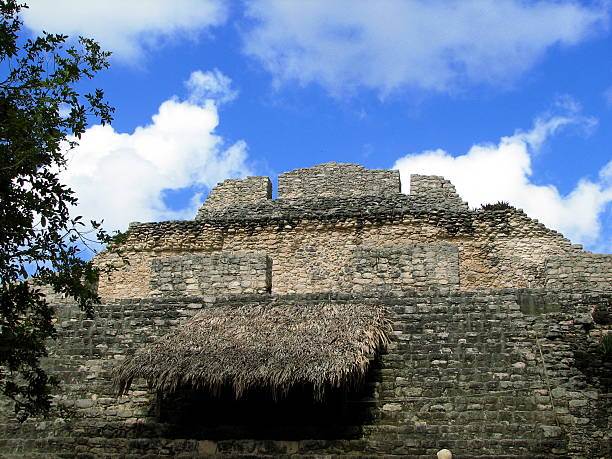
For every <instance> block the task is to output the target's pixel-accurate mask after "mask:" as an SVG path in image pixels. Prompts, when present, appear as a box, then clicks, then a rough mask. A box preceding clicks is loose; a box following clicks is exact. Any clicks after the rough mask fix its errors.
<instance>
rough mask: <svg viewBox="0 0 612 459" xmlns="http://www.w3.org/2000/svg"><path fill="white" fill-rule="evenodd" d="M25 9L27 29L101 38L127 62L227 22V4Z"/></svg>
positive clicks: (114, 3)
mask: <svg viewBox="0 0 612 459" xmlns="http://www.w3.org/2000/svg"><path fill="white" fill-rule="evenodd" d="M29 3H30V4H29V8H28V9H25V10H23V13H22V15H23V19H24V23H25V25H26V26H28V27H29V28H30V29H32V30H33V31H35V32H36V33H40V31H42V30H45V31H47V32H52V33H63V34H66V35H70V36H77V35H82V36H85V37H89V38H94V39H96V40H97V41H98V42H99V43H100V44H101V45H102V48H103V49H105V50H107V51H112V52H113V53H114V55H115V56H117V57H119V58H120V59H123V60H136V61H138V60H139V59H140V58H141V57H142V55H143V52H144V50H145V49H147V48H151V47H155V46H157V45H159V44H160V43H161V42H163V41H165V40H168V39H171V38H173V37H175V36H176V35H178V34H183V35H188V36H195V35H196V34H197V33H198V32H199V31H201V30H203V29H206V28H208V27H211V26H216V25H220V24H222V23H223V22H225V19H226V16H227V12H226V8H225V6H224V2H223V1H222V0H181V1H180V2H170V1H167V0H129V1H124V0H104V1H83V0H36V1H35V2H29Z"/></svg>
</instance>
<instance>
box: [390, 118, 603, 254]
mask: <svg viewBox="0 0 612 459" xmlns="http://www.w3.org/2000/svg"><path fill="white" fill-rule="evenodd" d="M591 122H592V120H590V119H588V118H587V119H585V118H580V117H578V116H577V115H575V114H574V115H570V116H565V117H559V116H557V117H550V118H546V119H537V120H536V121H535V123H534V126H533V128H532V129H531V130H530V131H527V132H521V131H518V132H516V133H515V134H514V135H512V136H509V137H503V138H502V139H501V140H500V141H499V143H498V144H487V145H474V146H472V147H471V148H470V150H469V151H468V152H467V153H466V154H464V155H459V156H455V157H453V156H452V155H450V154H449V153H447V152H446V151H444V150H439V149H438V150H430V151H424V152H422V153H417V154H410V155H406V156H404V157H402V158H400V159H398V160H397V161H396V163H395V164H394V166H393V168H394V169H399V170H400V173H401V175H402V181H403V182H404V183H406V184H408V183H409V176H410V174H431V175H442V176H444V177H446V178H447V179H449V180H451V182H452V183H453V184H454V185H455V186H456V188H457V192H458V193H459V194H460V195H461V196H462V197H463V198H464V199H465V200H467V201H468V203H469V204H470V206H472V207H478V206H480V205H481V204H485V203H495V202H497V201H507V202H509V203H510V204H512V205H514V206H516V207H519V208H522V209H524V210H525V212H526V213H527V214H528V215H529V216H530V217H532V218H537V219H538V220H540V221H541V222H542V223H544V224H545V225H546V226H548V227H549V228H553V229H556V230H558V231H560V232H561V233H563V234H564V235H565V236H567V237H569V238H570V239H571V240H572V241H574V242H576V243H581V244H584V245H585V246H591V247H592V248H596V249H597V250H611V249H612V246H610V247H607V244H608V243H610V242H612V241H604V238H605V237H607V236H606V235H605V234H602V233H603V232H602V225H601V217H602V215H603V213H604V211H605V209H606V206H607V205H609V204H610V203H612V161H610V162H609V163H608V164H606V165H605V166H604V167H603V168H602V170H601V171H600V173H599V178H598V180H596V181H591V180H588V179H581V180H579V182H578V183H577V185H576V186H575V188H574V189H573V190H572V191H571V192H570V193H569V194H567V195H566V196H562V195H561V194H560V193H559V191H558V190H557V188H556V187H555V186H553V185H536V184H534V183H532V182H531V179H530V177H531V175H532V172H533V171H532V167H531V158H532V155H533V154H534V153H535V152H536V151H537V148H539V146H541V145H542V143H543V142H545V141H546V139H547V138H549V137H550V136H551V135H553V134H554V133H555V132H556V131H557V130H558V129H559V128H561V127H562V126H567V125H569V124H576V123H578V124H584V123H586V124H589V123H591ZM404 192H408V190H406V189H405V190H404Z"/></svg>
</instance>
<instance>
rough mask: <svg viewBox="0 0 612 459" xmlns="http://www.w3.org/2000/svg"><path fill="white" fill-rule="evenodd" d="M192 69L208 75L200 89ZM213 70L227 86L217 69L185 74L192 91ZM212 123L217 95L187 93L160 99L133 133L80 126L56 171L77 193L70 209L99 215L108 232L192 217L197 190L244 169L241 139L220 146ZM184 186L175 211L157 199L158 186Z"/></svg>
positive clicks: (161, 198) (161, 194)
mask: <svg viewBox="0 0 612 459" xmlns="http://www.w3.org/2000/svg"><path fill="white" fill-rule="evenodd" d="M194 75H196V77H194ZM197 75H208V76H209V78H205V79H204V83H203V87H200V86H198V83H197V82H198V81H199V77H198V76H197ZM215 75H216V76H217V77H219V81H218V82H217V83H218V84H219V85H220V86H224V85H226V86H227V89H228V90H231V88H230V86H229V84H230V80H229V78H227V77H225V76H224V75H222V74H221V73H220V72H218V71H217V72H214V73H204V72H200V71H197V72H193V73H192V74H191V77H190V78H189V80H188V81H191V84H190V88H191V89H192V96H193V94H194V93H197V94H204V92H202V91H204V89H205V88H206V87H207V85H209V84H211V80H210V78H213V77H215ZM221 97H223V95H221ZM218 124H219V114H218V109H217V100H216V99H213V98H208V99H198V101H197V102H196V101H194V98H193V97H190V98H188V99H187V100H184V101H181V100H178V99H176V98H172V99H170V100H166V101H165V102H163V103H162V104H161V105H160V107H159V110H158V111H157V113H156V114H155V115H153V117H152V120H151V123H150V124H148V125H146V126H141V127H137V128H136V129H135V130H134V132H132V133H120V132H116V131H115V130H114V129H113V128H112V127H111V126H108V125H106V126H101V125H96V126H92V127H91V128H89V129H87V131H85V133H84V134H83V136H82V138H81V139H80V140H79V146H78V147H77V148H76V149H74V150H72V151H70V152H69V153H68V155H67V157H68V158H69V164H68V168H67V170H65V171H63V172H62V180H63V182H64V183H66V184H67V185H68V186H70V187H71V188H72V189H73V190H74V191H75V193H76V195H77V197H78V198H79V204H78V208H77V209H76V210H75V214H77V215H84V216H85V217H86V219H95V220H99V219H100V218H104V221H105V227H106V228H107V229H109V230H115V229H121V230H125V229H126V227H127V225H128V223H129V222H131V221H155V220H170V219H183V218H193V217H194V216H195V212H196V210H197V207H198V206H199V204H200V203H201V199H202V196H201V194H199V193H197V191H196V190H198V189H200V190H201V189H202V187H206V188H211V187H213V186H214V185H215V184H216V183H217V182H220V181H222V180H223V179H225V178H228V177H242V176H245V175H249V174H250V173H251V171H250V169H249V167H248V165H247V163H246V159H247V146H246V143H245V142H244V141H238V142H235V143H234V144H232V145H229V146H227V145H226V142H225V140H224V139H223V138H221V137H220V136H218V135H217V134H215V129H216V128H217V126H218ZM185 188H188V189H189V190H188V192H189V194H190V195H191V203H190V204H189V205H187V206H186V207H184V208H182V209H179V210H174V209H173V208H171V207H169V206H168V205H167V204H166V202H164V192H165V191H167V190H181V189H185Z"/></svg>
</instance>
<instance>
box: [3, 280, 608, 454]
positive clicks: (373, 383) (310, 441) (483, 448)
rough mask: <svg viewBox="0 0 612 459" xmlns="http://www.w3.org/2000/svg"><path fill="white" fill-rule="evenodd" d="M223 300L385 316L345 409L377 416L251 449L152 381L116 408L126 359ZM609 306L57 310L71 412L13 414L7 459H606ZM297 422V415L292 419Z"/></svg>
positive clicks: (524, 293)
mask: <svg viewBox="0 0 612 459" xmlns="http://www.w3.org/2000/svg"><path fill="white" fill-rule="evenodd" d="M227 301H231V302H236V301H238V302H241V301H244V302H248V301H257V302H259V303H264V304H265V303H267V302H285V303H291V304H295V305H299V306H301V307H308V305H309V304H315V303H317V302H321V301H326V302H330V303H333V302H343V301H351V302H355V301H359V302H361V303H365V304H368V303H372V304H382V305H384V306H385V308H386V310H387V313H388V317H389V319H390V320H392V321H393V324H394V336H393V340H392V343H391V344H390V345H389V347H388V350H387V353H386V354H384V355H382V357H381V359H380V361H378V362H376V363H375V365H374V368H373V370H372V371H371V372H370V374H369V376H368V379H367V381H366V384H365V387H364V389H365V390H364V392H363V395H362V396H361V398H351V399H349V400H348V402H349V403H348V405H347V406H346V409H351V410H353V409H357V408H359V409H360V410H362V411H363V410H365V411H366V412H369V413H370V415H369V416H367V417H365V418H360V419H361V421H360V423H359V424H358V425H353V426H350V425H347V426H345V427H346V431H345V433H344V434H343V435H340V436H338V437H331V438H329V437H328V438H320V437H318V438H315V437H313V436H312V435H309V434H308V432H312V431H309V430H308V429H304V430H300V431H297V432H294V433H293V436H291V435H289V436H287V437H285V438H274V437H259V438H253V437H249V436H246V437H245V436H244V432H245V431H244V430H241V422H242V421H243V419H242V418H236V419H235V420H234V421H235V424H234V427H233V428H234V429H235V430H234V431H233V435H232V434H229V433H228V434H226V435H225V436H224V437H219V430H214V429H213V430H211V427H209V425H208V424H206V423H204V419H206V415H207V412H208V411H207V409H203V408H201V409H199V413H200V416H201V420H202V423H201V424H197V422H196V423H195V424H190V425H185V424H184V423H183V424H181V423H176V422H174V421H172V419H167V418H164V417H163V412H162V411H160V400H159V399H158V398H157V395H156V394H155V393H152V392H149V391H148V390H147V388H146V384H145V383H144V381H136V384H135V385H134V386H133V390H132V391H131V392H130V393H129V395H128V396H126V397H120V398H115V396H114V395H113V392H112V388H111V380H110V371H111V369H112V368H113V367H114V366H115V365H116V364H117V363H118V362H120V361H121V360H122V359H123V358H124V357H125V356H126V355H127V354H130V353H132V352H134V351H135V350H136V349H137V348H139V347H141V346H143V345H146V344H147V343H149V342H151V341H152V340H153V339H154V338H156V337H159V336H161V335H163V334H165V333H167V332H168V331H169V330H170V329H171V328H172V327H176V326H180V323H181V321H182V320H184V319H185V318H188V317H190V316H191V315H192V314H193V313H194V312H196V311H197V310H199V309H200V308H203V307H214V306H215V304H224V303H225V302H227ZM611 301H612V296H610V294H607V295H599V296H597V295H586V294H577V293H575V292H556V293H554V294H551V293H546V292H542V291H534V290H505V291H489V292H454V293H442V292H440V291H437V292H436V291H431V292H427V293H419V292H417V291H411V292H404V293H403V294H401V295H380V294H375V295H368V294H362V295H355V294H352V295H339V294H335V295H330V294H318V295H317V294H314V295H289V296H270V295H256V296H242V297H239V298H236V297H233V298H230V297H217V298H216V299H213V298H201V297H180V298H170V297H166V298H155V299H147V300H126V299H123V300H110V301H107V302H105V303H104V304H102V305H99V306H98V307H97V309H96V313H95V316H94V318H93V319H87V318H86V317H84V316H83V314H82V313H81V312H80V311H79V310H78V308H77V307H76V306H75V305H73V304H71V303H70V302H65V303H64V304H62V305H58V312H59V318H58V322H57V324H56V325H57V328H58V330H59V332H60V336H59V339H58V340H57V341H54V342H53V343H51V356H50V358H49V359H48V360H46V362H45V365H46V367H47V368H48V369H49V370H50V371H51V372H52V373H53V374H55V375H57V376H59V377H60V379H61V380H62V386H61V392H60V394H59V396H58V402H59V403H61V405H63V406H65V407H66V408H67V409H68V410H70V411H71V413H69V414H68V415H63V416H62V417H58V418H53V419H50V420H38V421H37V420H31V421H28V422H26V423H25V424H17V423H15V422H14V421H12V420H11V413H10V410H8V409H7V408H6V407H5V409H4V410H2V411H1V422H0V455H1V456H2V457H4V458H7V459H18V458H19V459H21V458H23V457H28V458H45V459H49V458H60V457H61V458H64V459H65V458H76V457H80V458H83V457H96V458H98V457H100V458H137V457H150V458H157V457H167V456H180V455H182V457H223V456H227V457H245V456H249V457H269V456H278V455H285V456H295V457H303V458H306V457H309V458H316V457H330V456H331V457H333V456H346V455H350V454H356V455H359V456H361V457H364V456H366V457H367V456H373V457H378V456H385V457H395V456H397V457H405V458H423V459H424V458H426V457H435V452H436V451H437V450H438V449H440V448H449V449H450V450H452V451H453V453H454V454H455V455H456V456H457V457H462V458H475V457H506V458H513V457H517V458H518V457H522V458H542V459H543V458H550V457H585V458H591V457H604V456H605V457H608V456H609V455H610V454H612V451H611V445H612V439H611V437H610V435H611V432H612V425H611V424H610V418H609V413H610V412H612V403H611V402H612V399H611V398H610V392H609V387H608V389H606V388H605V387H604V386H602V381H605V378H599V379H597V378H594V377H593V374H592V372H591V370H589V368H587V367H584V365H582V362H583V361H584V360H585V355H586V356H589V355H590V356H594V358H601V357H598V356H599V354H597V353H598V352H599V351H598V349H599V348H598V346H599V344H598V343H599V341H598V340H599V337H600V336H601V332H602V330H601V327H599V326H598V325H596V324H594V323H593V322H592V320H591V319H590V317H589V314H588V311H589V310H590V308H591V307H592V305H594V304H599V303H606V304H609V303H610V302H611ZM581 365H582V366H581ZM600 367H601V365H600ZM580 368H582V369H580ZM608 371H609V370H608ZM609 372H610V371H609ZM609 376H610V375H608V381H610V379H609ZM606 391H607V392H606ZM230 402H231V401H228V403H230ZM230 405H231V403H230ZM194 408H195V409H198V407H197V406H196V407H194ZM228 409H229V408H228ZM271 409H272V408H271ZM288 413H291V411H290V410H289V411H288ZM302 413H303V411H300V410H297V409H296V410H294V412H293V415H294V416H297V417H300V415H301V414H302ZM286 414H287V413H286ZM251 415H252V413H251ZM260 415H262V416H263V414H262V413H261V412H260ZM292 419H293V418H281V419H279V420H278V422H279V423H288V422H290V421H292ZM321 422H324V420H321ZM227 427H228V428H231V426H227ZM351 427H352V428H351ZM226 432H231V430H230V431H227V430H226Z"/></svg>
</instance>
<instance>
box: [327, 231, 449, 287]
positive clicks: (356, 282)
mask: <svg viewBox="0 0 612 459" xmlns="http://www.w3.org/2000/svg"><path fill="white" fill-rule="evenodd" d="M346 274H347V275H346V276H345V278H344V279H343V280H344V281H345V283H342V284H341V285H340V286H339V288H338V291H340V292H344V291H346V292H365V291H380V292H383V293H390V292H402V291H407V290H413V289H418V290H439V289H444V288H447V289H458V288H459V250H458V247H457V245H456V244H450V243H443V242H438V243H415V244H409V245H401V246H390V245H386V246H383V247H358V248H356V249H355V250H354V252H353V262H352V264H351V265H350V267H349V268H348V269H347V270H346Z"/></svg>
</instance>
